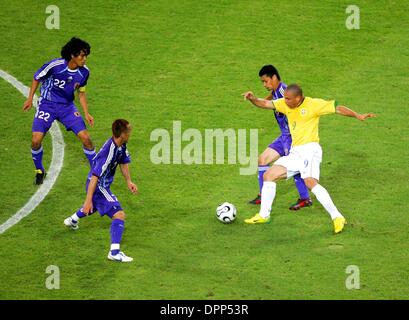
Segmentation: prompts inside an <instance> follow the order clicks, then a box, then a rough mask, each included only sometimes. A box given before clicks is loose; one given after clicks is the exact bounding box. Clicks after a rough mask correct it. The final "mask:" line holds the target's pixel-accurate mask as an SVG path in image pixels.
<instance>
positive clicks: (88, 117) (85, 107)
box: [78, 91, 94, 127]
mask: <svg viewBox="0 0 409 320" xmlns="http://www.w3.org/2000/svg"><path fill="white" fill-rule="evenodd" d="M78 99H79V100H80V105H81V107H82V110H84V116H85V119H86V120H87V122H88V123H89V125H90V126H91V127H94V117H93V116H91V115H90V114H89V112H88V102H87V96H86V94H85V91H79V92H78Z"/></svg>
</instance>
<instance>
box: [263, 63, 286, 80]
mask: <svg viewBox="0 0 409 320" xmlns="http://www.w3.org/2000/svg"><path fill="white" fill-rule="evenodd" d="M274 75H275V76H276V77H277V79H278V80H279V81H281V78H280V75H279V73H278V70H277V68H276V67H274V66H273V65H271V64H268V65H265V66H263V67H262V68H261V69H260V71H259V72H258V76H259V77H262V76H269V77H270V78H272V77H273V76H274Z"/></svg>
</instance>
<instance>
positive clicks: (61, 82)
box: [54, 79, 65, 89]
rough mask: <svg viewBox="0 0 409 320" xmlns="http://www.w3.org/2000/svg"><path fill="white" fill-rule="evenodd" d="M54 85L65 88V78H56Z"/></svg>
mask: <svg viewBox="0 0 409 320" xmlns="http://www.w3.org/2000/svg"><path fill="white" fill-rule="evenodd" d="M54 85H55V86H56V87H58V88H61V89H64V86H65V81H64V80H59V79H55V80H54Z"/></svg>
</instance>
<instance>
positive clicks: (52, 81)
mask: <svg viewBox="0 0 409 320" xmlns="http://www.w3.org/2000/svg"><path fill="white" fill-rule="evenodd" d="M88 77H89V69H88V68H87V67H86V66H84V67H79V68H77V69H75V70H71V69H69V68H68V62H67V61H66V60H65V59H62V58H59V59H54V60H51V61H50V62H47V63H46V64H44V65H43V66H42V67H41V68H40V69H38V70H37V72H36V73H35V74H34V79H35V80H37V81H40V82H41V88H40V103H41V101H42V100H46V101H49V102H53V103H61V104H70V103H72V102H73V101H74V92H75V90H77V89H79V88H81V87H85V86H86V84H87V81H88Z"/></svg>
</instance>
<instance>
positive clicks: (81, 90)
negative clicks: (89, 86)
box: [78, 86, 86, 92]
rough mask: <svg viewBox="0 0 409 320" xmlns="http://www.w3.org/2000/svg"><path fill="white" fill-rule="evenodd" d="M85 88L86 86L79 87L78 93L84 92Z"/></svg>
mask: <svg viewBox="0 0 409 320" xmlns="http://www.w3.org/2000/svg"><path fill="white" fill-rule="evenodd" d="M85 88H86V86H85V87H80V88H79V89H78V90H79V92H85V91H86V90H85Z"/></svg>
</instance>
